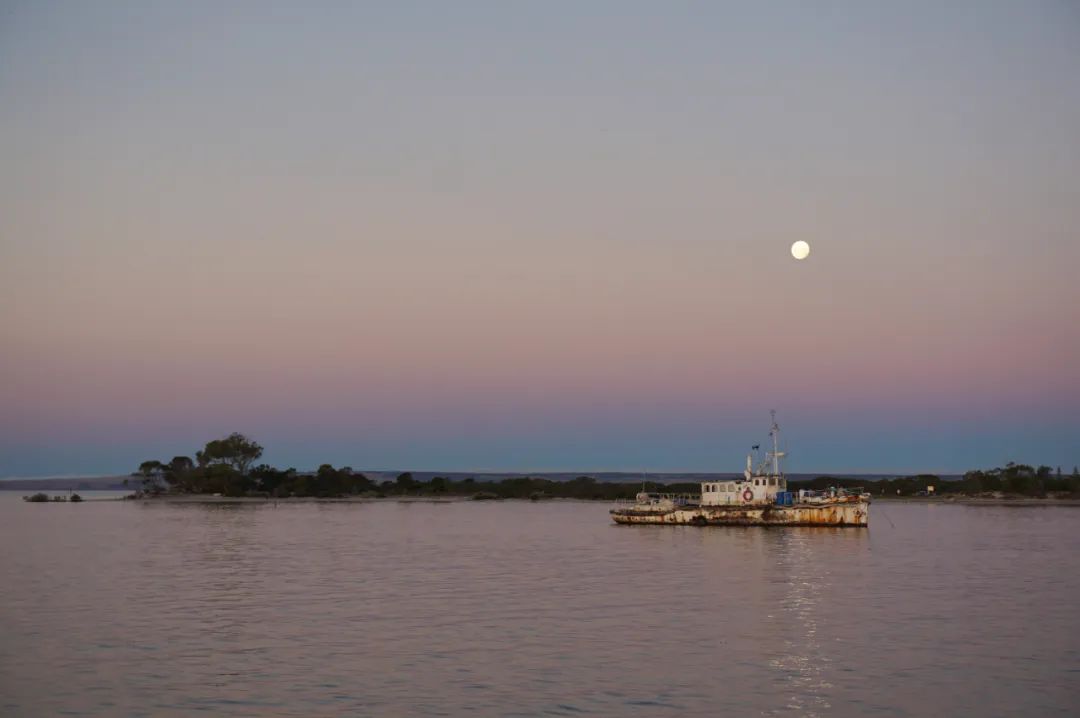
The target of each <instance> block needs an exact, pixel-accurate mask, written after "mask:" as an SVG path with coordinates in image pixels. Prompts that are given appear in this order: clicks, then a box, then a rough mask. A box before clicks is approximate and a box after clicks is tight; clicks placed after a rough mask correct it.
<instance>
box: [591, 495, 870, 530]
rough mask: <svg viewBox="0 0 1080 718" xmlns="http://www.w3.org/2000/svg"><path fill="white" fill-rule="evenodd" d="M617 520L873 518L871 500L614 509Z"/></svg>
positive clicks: (738, 522) (807, 522) (775, 522)
mask: <svg viewBox="0 0 1080 718" xmlns="http://www.w3.org/2000/svg"><path fill="white" fill-rule="evenodd" d="M611 517H612V519H614V520H615V523H618V524H658V525H672V526H853V527H865V526H869V525H870V524H869V522H870V502H869V501H862V500H860V501H845V502H842V503H828V504H796V505H794V506H776V505H772V504H767V505H757V506H693V507H682V508H674V509H670V510H666V511H665V510H655V509H653V510H641V509H635V508H634V507H628V508H622V509H612V510H611Z"/></svg>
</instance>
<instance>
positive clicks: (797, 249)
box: [791, 239, 810, 259]
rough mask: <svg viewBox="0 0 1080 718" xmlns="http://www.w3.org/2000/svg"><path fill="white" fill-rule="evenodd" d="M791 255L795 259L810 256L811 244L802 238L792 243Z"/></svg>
mask: <svg viewBox="0 0 1080 718" xmlns="http://www.w3.org/2000/svg"><path fill="white" fill-rule="evenodd" d="M791 256H792V257H794V258H795V259H806V258H807V257H809V256H810V245H809V244H807V243H806V242H804V241H802V240H801V239H800V240H799V241H798V242H796V243H795V244H793V245H791Z"/></svg>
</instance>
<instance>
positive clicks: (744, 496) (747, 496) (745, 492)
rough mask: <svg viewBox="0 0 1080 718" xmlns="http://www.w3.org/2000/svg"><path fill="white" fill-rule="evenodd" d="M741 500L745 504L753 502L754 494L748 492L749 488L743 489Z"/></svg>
mask: <svg viewBox="0 0 1080 718" xmlns="http://www.w3.org/2000/svg"><path fill="white" fill-rule="evenodd" d="M742 500H743V501H745V502H746V503H750V502H751V501H753V500H754V492H753V491H751V490H750V487H749V486H747V487H746V488H745V489H743V492H742Z"/></svg>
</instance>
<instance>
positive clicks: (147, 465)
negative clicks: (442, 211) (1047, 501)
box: [132, 433, 1080, 501]
mask: <svg viewBox="0 0 1080 718" xmlns="http://www.w3.org/2000/svg"><path fill="white" fill-rule="evenodd" d="M262 454H263V447H262V446H260V445H259V444H258V443H257V442H255V441H253V440H252V439H250V438H248V437H246V436H244V435H243V434H239V433H233V434H230V435H229V436H227V437H224V438H222V439H215V440H213V441H210V442H208V443H207V444H206V446H205V447H204V448H203V449H202V450H201V451H197V452H196V453H195V458H194V459H192V458H191V457H188V456H174V457H173V458H172V459H171V460H170V461H168V462H162V461H159V460H156V459H155V460H150V461H144V462H143V463H142V464H140V465H139V470H138V471H137V472H135V473H134V474H133V475H132V476H134V477H135V478H136V480H137V482H138V483H137V486H138V489H139V491H140V492H141V493H144V494H148V495H158V494H163V493H175V494H221V495H223V496H261V497H274V498H287V497H292V496H298V497H301V496H303V497H320V498H338V497H345V496H358V495H368V496H375V497H386V496H433V497H438V496H472V497H474V498H492V499H525V498H529V499H534V500H540V499H545V498H571V499H601V500H609V501H614V500H616V499H632V498H634V496H635V495H636V494H637V493H638V492H639V491H642V490H643V489H644V490H645V491H652V492H663V493H687V494H696V493H699V492H700V490H701V485H700V483H698V482H693V483H677V484H659V483H656V482H643V483H642V482H632V483H618V482H601V481H597V480H596V479H594V478H592V477H589V476H579V477H577V478H576V479H573V480H570V481H553V480H551V479H544V478H537V477H515V478H508V479H502V480H480V481H478V480H476V479H474V478H466V479H461V480H453V479H451V478H449V477H445V476H435V477H433V478H431V480H429V481H422V480H419V479H416V478H415V477H414V476H413V475H412V474H411V473H409V472H405V473H402V474H400V475H398V476H397V478H396V479H393V480H386V481H382V482H376V481H373V480H372V479H370V478H368V477H367V476H365V475H364V474H363V473H361V472H358V471H354V470H353V469H352V468H351V467H348V466H343V467H341V468H334V467H333V466H332V465H330V464H323V465H321V466H320V467H319V468H318V470H317V471H315V472H314V473H309V472H299V471H297V470H296V469H295V468H288V469H277V468H274V467H272V466H269V465H267V464H256V463H255V462H256V461H258V460H259V459H260V458H261V457H262ZM833 486H839V487H843V488H855V487H857V486H861V487H863V488H864V489H867V490H869V491H871V492H872V493H873V494H875V495H886V496H895V495H897V494H899V495H902V496H911V495H915V494H918V493H920V492H926V491H928V487H930V486H933V487H934V493H935V494H953V495H956V494H964V495H980V494H986V493H989V492H1004V493H1007V494H1017V495H1022V496H1046V495H1049V494H1061V493H1068V494H1074V495H1080V472H1078V470H1077V468H1076V467H1073V472H1072V474H1071V475H1063V474H1062V472H1061V469H1060V468H1058V469H1057V471H1056V472H1054V471H1053V470H1051V468H1050V467H1049V466H1039V467H1038V468H1034V467H1031V466H1028V465H1026V464H1015V463H1011V462H1010V463H1009V464H1007V465H1006V466H1004V467H1000V468H994V469H989V470H985V471H984V470H977V471H969V472H968V473H966V474H965V475H964V477H963V478H962V479H960V480H951V481H945V480H942V479H941V478H940V477H938V476H936V475H934V474H918V475H916V476H906V477H901V478H893V479H879V480H876V481H871V482H868V481H866V480H865V479H850V478H840V477H833V476H820V477H818V478H815V479H812V480H809V481H791V480H789V481H788V489H789V490H791V491H798V490H799V489H819V490H820V489H826V488H829V487H833Z"/></svg>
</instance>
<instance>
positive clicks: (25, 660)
mask: <svg viewBox="0 0 1080 718" xmlns="http://www.w3.org/2000/svg"><path fill="white" fill-rule="evenodd" d="M607 509H608V506H606V505H603V504H593V503H575V502H544V503H524V502H464V503H453V504H402V503H395V502H390V501H387V502H382V503H375V504H362V505H361V504H293V505H278V506H277V507H273V506H252V505H166V504H157V505H154V504H140V503H134V502H126V503H122V502H111V503H104V502H103V503H84V504H81V505H80V504H76V505H68V504H58V505H34V504H25V503H23V502H22V501H21V500H20V499H19V497H18V496H13V495H10V494H7V495H5V494H0V557H2V566H0V714H3V715H5V716H38V715H47V714H61V713H62V714H67V715H175V716H181V715H190V714H192V713H194V712H197V711H203V712H206V713H208V714H213V715H251V716H256V715H257V716H312V715H343V714H348V715H464V714H478V715H507V716H535V715H575V716H576V715H580V714H595V715H620V716H634V715H639V716H653V715H657V716H677V715H710V716H715V715H724V714H729V715H766V716H771V715H805V716H832V715H835V716H848V715H893V716H926V715H980V716H1015V715H1031V716H1048V715H1075V714H1077V713H1078V712H1080V509H1075V508H1060V507H1059V508H1053V507H1048V508H997V507H986V508H982V507H980V508H971V507H961V506H937V505H925V504H904V505H900V504H883V503H878V504H875V505H874V507H873V508H872V510H871V511H872V514H871V515H872V527H871V528H870V529H869V530H855V529H805V528H801V529H779V528H770V529H761V528H719V527H713V528H705V529H699V528H689V527H687V528H680V527H621V526H615V525H614V524H611V523H610V522H609V519H608V516H607Z"/></svg>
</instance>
